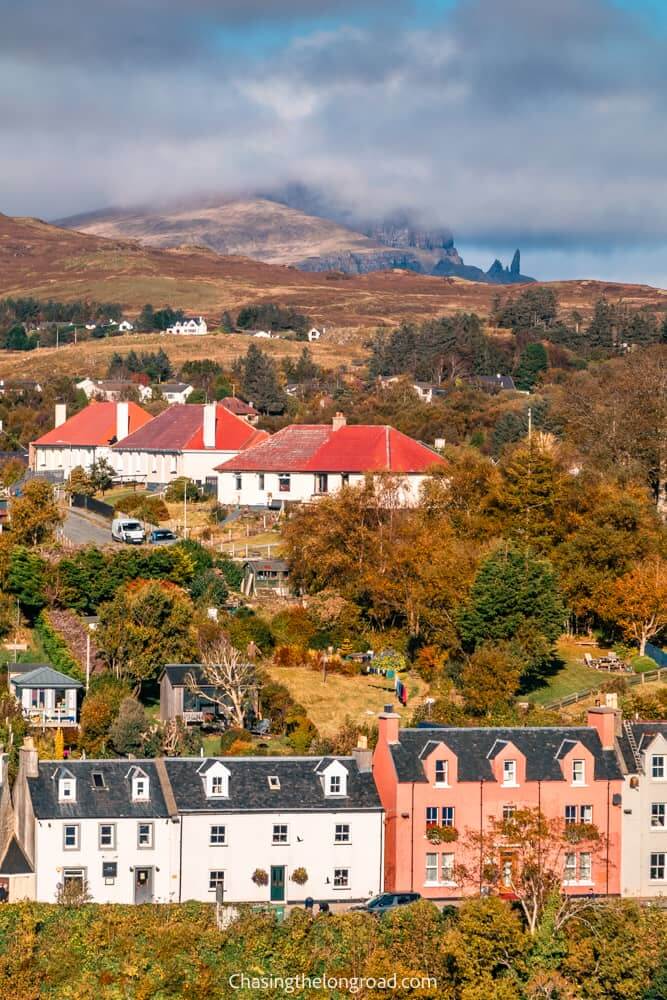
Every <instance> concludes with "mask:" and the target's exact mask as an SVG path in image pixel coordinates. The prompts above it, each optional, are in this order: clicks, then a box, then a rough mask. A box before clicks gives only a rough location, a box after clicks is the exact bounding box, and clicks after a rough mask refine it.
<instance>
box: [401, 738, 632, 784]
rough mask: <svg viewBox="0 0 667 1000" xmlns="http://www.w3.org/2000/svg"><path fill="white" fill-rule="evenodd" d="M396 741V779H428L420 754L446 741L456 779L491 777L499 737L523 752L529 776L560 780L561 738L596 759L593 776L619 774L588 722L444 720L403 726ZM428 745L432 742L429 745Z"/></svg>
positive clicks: (615, 776)
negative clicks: (492, 724)
mask: <svg viewBox="0 0 667 1000" xmlns="http://www.w3.org/2000/svg"><path fill="white" fill-rule="evenodd" d="M399 740H400V742H399V743H392V744H390V750H391V755H392V757H393V760H394V765H395V767H396V773H397V775H398V780H399V781H408V782H411V781H415V782H417V781H418V782H426V781H427V780H428V779H427V778H426V775H425V774H424V768H423V766H422V763H421V761H422V758H423V757H424V756H427V755H428V753H429V752H430V749H433V748H434V747H435V746H436V745H437V744H438V743H440V742H442V743H445V744H446V745H447V746H448V747H449V748H450V750H452V751H453V753H454V754H455V755H456V757H457V759H458V780H459V781H482V780H483V781H489V782H494V781H495V780H496V779H495V778H494V776H493V772H492V769H491V761H490V759H489V755H490V754H491V752H492V750H493V749H494V746H495V745H496V743H497V741H499V740H505V741H507V742H508V743H512V744H513V745H514V746H515V747H516V748H517V750H519V752H520V753H522V754H523V755H524V756H525V758H526V780H527V781H564V780H565V779H564V778H563V772H562V770H561V766H560V764H559V754H560V755H562V749H561V748H562V745H563V742H564V741H565V740H574V741H576V742H579V743H581V744H583V746H585V747H586V749H587V750H589V751H590V752H591V754H592V755H593V757H594V759H595V780H596V781H606V780H609V781H614V780H617V779H620V778H622V777H623V774H622V772H621V769H620V766H619V764H618V761H617V759H616V754H615V753H614V751H613V750H603V749H602V744H601V743H600V737H599V736H598V733H597V731H596V730H595V729H592V728H591V727H589V726H553V727H546V726H545V727H539V728H538V727H531V728H528V727H522V728H516V729H511V728H500V727H498V728H485V729H450V728H448V727H446V726H432V727H420V728H419V729H401V730H400V731H399ZM429 745H430V746H429Z"/></svg>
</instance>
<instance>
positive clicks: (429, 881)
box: [424, 851, 438, 885]
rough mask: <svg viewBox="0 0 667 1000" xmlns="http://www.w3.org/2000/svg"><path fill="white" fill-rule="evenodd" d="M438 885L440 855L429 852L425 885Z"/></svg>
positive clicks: (427, 854) (427, 853)
mask: <svg viewBox="0 0 667 1000" xmlns="http://www.w3.org/2000/svg"><path fill="white" fill-rule="evenodd" d="M437 884H438V854H437V852H436V851H427V852H426V860H425V872H424V885H437Z"/></svg>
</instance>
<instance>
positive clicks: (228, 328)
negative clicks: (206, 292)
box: [220, 310, 234, 333]
mask: <svg viewBox="0 0 667 1000" xmlns="http://www.w3.org/2000/svg"><path fill="white" fill-rule="evenodd" d="M220 329H221V330H222V332H223V333H233V331H234V324H233V323H232V317H231V316H230V315H229V313H228V312H227V310H225V312H223V314H222V319H221V320H220Z"/></svg>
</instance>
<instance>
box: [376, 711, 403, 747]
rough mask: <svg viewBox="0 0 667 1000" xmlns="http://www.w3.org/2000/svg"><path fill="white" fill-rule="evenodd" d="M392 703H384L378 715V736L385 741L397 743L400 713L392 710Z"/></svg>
mask: <svg viewBox="0 0 667 1000" xmlns="http://www.w3.org/2000/svg"><path fill="white" fill-rule="evenodd" d="M392 707H393V706H392V705H385V706H384V711H383V712H380V714H379V715H378V738H379V739H380V740H384V742H385V743H398V724H399V722H400V721H401V717H400V715H397V714H396V712H392Z"/></svg>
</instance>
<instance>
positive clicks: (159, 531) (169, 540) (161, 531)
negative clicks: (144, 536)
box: [148, 528, 178, 545]
mask: <svg viewBox="0 0 667 1000" xmlns="http://www.w3.org/2000/svg"><path fill="white" fill-rule="evenodd" d="M148 541H149V542H150V543H151V545H173V543H174V542H177V541H178V535H175V534H174V532H173V531H169V530H168V529H167V528H155V529H154V530H153V531H151V533H150V534H149V536H148Z"/></svg>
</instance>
